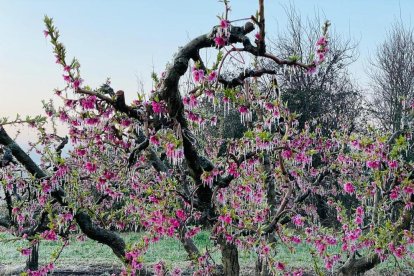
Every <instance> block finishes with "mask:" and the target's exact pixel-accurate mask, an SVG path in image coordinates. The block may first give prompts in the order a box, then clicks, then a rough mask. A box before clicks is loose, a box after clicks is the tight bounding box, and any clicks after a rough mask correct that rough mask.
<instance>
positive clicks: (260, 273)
mask: <svg viewBox="0 0 414 276" xmlns="http://www.w3.org/2000/svg"><path fill="white" fill-rule="evenodd" d="M269 275H270V272H269V269H268V264H267V263H266V262H265V261H264V260H263V259H261V258H257V261H256V270H255V276H269Z"/></svg>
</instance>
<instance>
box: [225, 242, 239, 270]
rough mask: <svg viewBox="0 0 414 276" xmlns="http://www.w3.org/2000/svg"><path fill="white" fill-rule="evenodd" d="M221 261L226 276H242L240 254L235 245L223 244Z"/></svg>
mask: <svg viewBox="0 0 414 276" xmlns="http://www.w3.org/2000/svg"><path fill="white" fill-rule="evenodd" d="M221 261H222V263H223V268H224V275H225V276H238V275H239V274H240V265H239V253H238V250H237V246H236V245H235V244H228V243H226V242H222V243H221Z"/></svg>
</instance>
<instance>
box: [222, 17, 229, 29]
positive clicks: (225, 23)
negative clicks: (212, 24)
mask: <svg viewBox="0 0 414 276" xmlns="http://www.w3.org/2000/svg"><path fill="white" fill-rule="evenodd" d="M220 27H221V28H223V29H227V28H228V27H230V22H229V21H228V20H225V19H221V20H220Z"/></svg>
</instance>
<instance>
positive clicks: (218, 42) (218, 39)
mask: <svg viewBox="0 0 414 276" xmlns="http://www.w3.org/2000/svg"><path fill="white" fill-rule="evenodd" d="M214 43H216V46H217V47H224V46H226V40H225V39H224V38H223V37H221V36H217V37H215V38H214Z"/></svg>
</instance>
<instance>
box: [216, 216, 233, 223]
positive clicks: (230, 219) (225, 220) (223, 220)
mask: <svg viewBox="0 0 414 276" xmlns="http://www.w3.org/2000/svg"><path fill="white" fill-rule="evenodd" d="M219 220H220V221H222V222H224V223H225V224H231V222H232V221H233V220H232V218H231V216H230V215H229V214H226V215H224V216H219Z"/></svg>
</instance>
